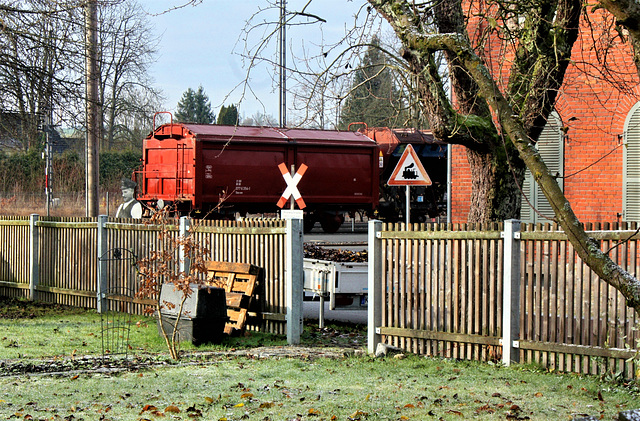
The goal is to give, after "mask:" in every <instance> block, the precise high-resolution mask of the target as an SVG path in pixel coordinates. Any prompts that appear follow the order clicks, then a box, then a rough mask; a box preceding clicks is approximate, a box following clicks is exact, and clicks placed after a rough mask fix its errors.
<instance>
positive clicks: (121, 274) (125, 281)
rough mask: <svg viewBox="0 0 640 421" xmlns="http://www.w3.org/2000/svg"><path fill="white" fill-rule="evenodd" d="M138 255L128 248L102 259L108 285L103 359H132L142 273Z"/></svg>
mask: <svg viewBox="0 0 640 421" xmlns="http://www.w3.org/2000/svg"><path fill="white" fill-rule="evenodd" d="M137 262H138V259H137V257H136V255H135V254H134V253H133V252H132V251H131V250H128V249H125V248H119V247H118V248H112V249H110V250H108V251H107V252H106V253H104V254H103V255H102V256H100V264H101V267H102V268H104V270H105V272H106V274H105V275H106V281H107V282H106V285H105V286H104V288H103V290H102V291H101V293H100V297H101V299H102V302H103V304H104V306H105V307H104V311H102V312H101V318H100V319H101V330H102V359H103V360H105V359H106V358H107V357H108V356H110V355H124V358H125V360H126V359H127V358H128V356H129V349H131V347H130V345H129V332H130V329H131V317H132V314H133V312H134V308H133V306H134V302H133V301H134V297H135V294H136V290H137V288H136V280H137V274H138V264H137Z"/></svg>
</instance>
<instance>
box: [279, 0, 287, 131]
mask: <svg viewBox="0 0 640 421" xmlns="http://www.w3.org/2000/svg"><path fill="white" fill-rule="evenodd" d="M278 33H279V36H278V41H279V44H280V45H279V50H280V127H285V126H286V125H287V0H280V30H279V32H278Z"/></svg>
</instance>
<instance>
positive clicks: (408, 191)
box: [404, 184, 411, 230]
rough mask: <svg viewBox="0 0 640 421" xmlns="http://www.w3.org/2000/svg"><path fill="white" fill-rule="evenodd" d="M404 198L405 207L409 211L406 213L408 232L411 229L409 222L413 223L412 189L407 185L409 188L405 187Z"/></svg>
mask: <svg viewBox="0 0 640 421" xmlns="http://www.w3.org/2000/svg"><path fill="white" fill-rule="evenodd" d="M404 196H405V199H404V201H405V207H406V209H407V211H406V213H405V215H404V216H405V218H404V219H405V223H406V224H407V225H406V227H405V229H406V230H408V229H409V222H410V221H411V187H409V185H408V184H407V186H406V187H405V191H404Z"/></svg>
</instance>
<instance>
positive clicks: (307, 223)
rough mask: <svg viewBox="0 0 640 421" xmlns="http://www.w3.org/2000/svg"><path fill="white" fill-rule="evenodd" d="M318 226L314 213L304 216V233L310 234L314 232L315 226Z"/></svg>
mask: <svg viewBox="0 0 640 421" xmlns="http://www.w3.org/2000/svg"><path fill="white" fill-rule="evenodd" d="M315 224H316V215H315V214H313V213H308V214H307V215H305V216H304V222H303V230H304V233H305V234H306V233H309V232H311V231H312V230H313V226H314V225H315Z"/></svg>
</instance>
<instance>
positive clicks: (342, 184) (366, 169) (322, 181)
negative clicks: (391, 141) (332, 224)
mask: <svg viewBox="0 0 640 421" xmlns="http://www.w3.org/2000/svg"><path fill="white" fill-rule="evenodd" d="M376 153H377V150H376V149H375V148H349V147H328V148H323V147H311V146H309V145H299V146H298V148H297V154H296V167H299V166H300V165H301V164H303V163H304V164H306V165H307V166H308V167H309V168H308V169H307V171H306V173H305V175H304V177H302V180H301V181H300V184H299V185H298V187H299V190H300V193H301V194H302V197H303V198H304V200H305V202H306V203H307V204H313V203H317V204H344V205H355V204H364V205H369V207H371V206H372V205H373V206H375V205H377V202H378V173H377V170H378V169H377V159H376V160H375V162H374V155H376Z"/></svg>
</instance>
